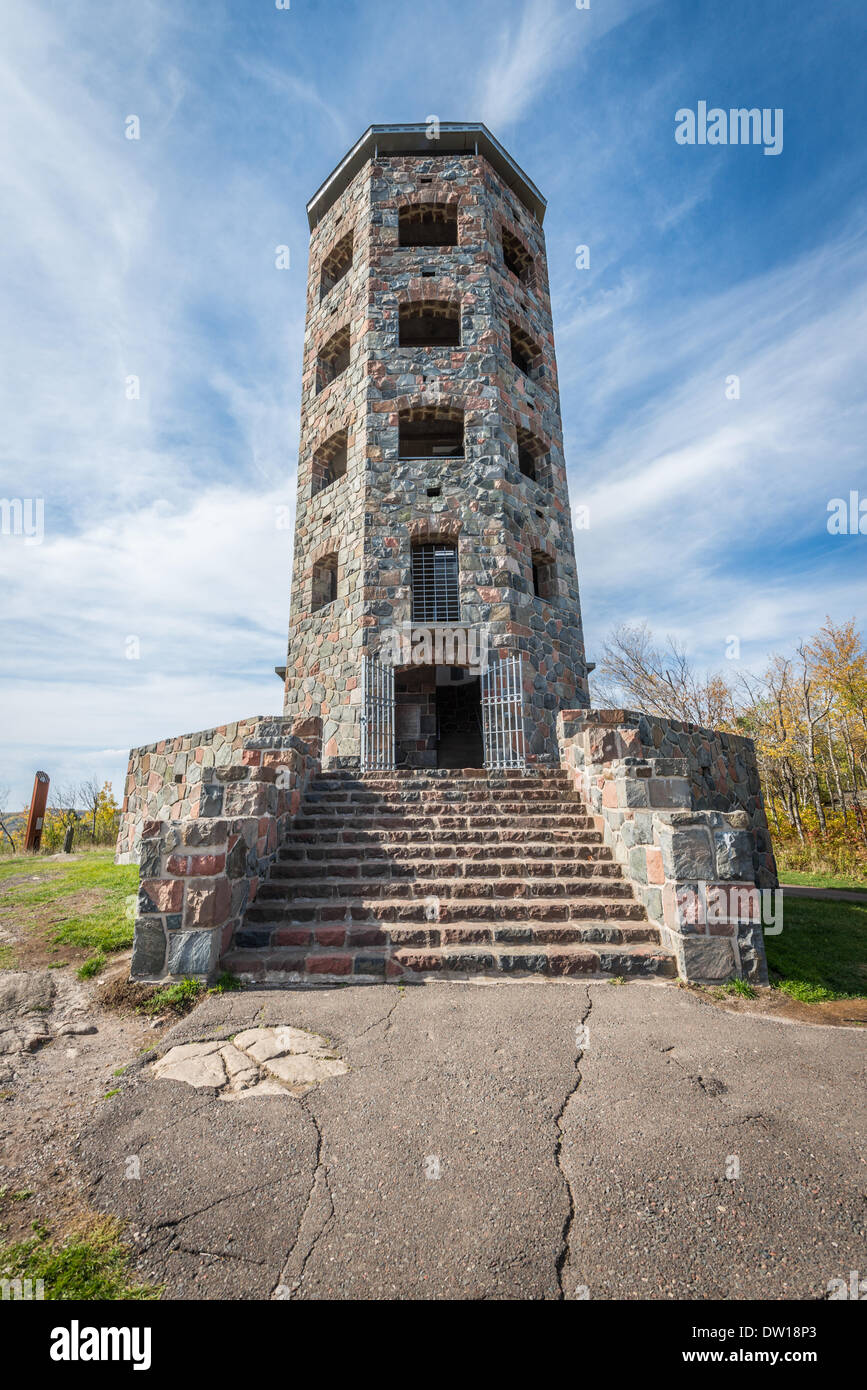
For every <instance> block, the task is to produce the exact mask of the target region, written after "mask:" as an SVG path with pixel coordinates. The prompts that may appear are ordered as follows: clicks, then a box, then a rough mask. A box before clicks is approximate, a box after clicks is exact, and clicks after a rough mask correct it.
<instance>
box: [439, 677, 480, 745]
mask: <svg viewBox="0 0 867 1390" xmlns="http://www.w3.org/2000/svg"><path fill="white" fill-rule="evenodd" d="M445 670H446V671H449V668H448V667H446V668H445ZM449 673H450V674H451V675H453V676H454V677H456V679H453V680H449V682H448V684H440V682H439V680H438V681H437V688H436V713H437V767H483V766H484V763H485V753H484V745H483V741H482V705H481V690H480V686H479V678H478V676H475V677H472V678H470V679H466V672H465V671H463V670H460V671H458V670H455V671H454V672H449Z"/></svg>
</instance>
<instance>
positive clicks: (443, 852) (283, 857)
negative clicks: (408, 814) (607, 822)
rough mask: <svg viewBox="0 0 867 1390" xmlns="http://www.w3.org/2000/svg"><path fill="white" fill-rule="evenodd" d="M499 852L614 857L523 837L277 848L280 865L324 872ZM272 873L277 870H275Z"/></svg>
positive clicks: (527, 857)
mask: <svg viewBox="0 0 867 1390" xmlns="http://www.w3.org/2000/svg"><path fill="white" fill-rule="evenodd" d="M493 852H496V857H497V860H498V861H500V862H502V861H504V860H514V861H516V863H518V864H521V863H524V862H525V861H526V862H527V863H534V862H536V861H538V860H542V861H544V860H553V861H555V862H557V863H569V862H571V863H590V862H594V863H601V862H603V861H605V862H607V861H609V860H610V859H611V857H612V856H611V850H610V849H609V848H608V846H607V845H600V844H584V843H581V844H572V843H570V842H569V841H564V842H562V843H560V842H554V843H551V841H549V840H539V841H534V840H524V841H522V842H521V843H520V844H514V845H510V844H499V843H490V837H489V842H488V843H486V844H465V843H463V842H462V841H461V840H458V841H457V843H455V844H437V843H433V844H430V843H428V842H427V841H425V840H417V841H415V842H414V843H411V844H408V845H389V844H388V843H387V842H386V841H378V840H374V841H372V842H371V843H370V844H369V845H368V846H367V847H366V848H365V846H364V845H362V846H359V845H356V844H349V845H345V844H339V843H334V842H333V841H332V842H329V843H326V844H320V843H319V842H318V841H316V840H315V839H314V840H311V842H310V843H309V844H305V843H303V842H302V843H300V844H296V843H294V842H290V843H289V844H285V845H283V847H282V848H281V849H279V850H278V851H277V860H276V863H277V864H307V865H314V864H315V865H316V866H317V867H318V868H319V870H320V871H321V872H322V873H331V872H332V871H334V872H337V871H338V866H339V865H341V864H347V865H350V864H362V863H363V864H375V863H378V862H379V861H380V860H385V861H386V862H398V863H404V862H408V863H413V862H415V861H418V862H422V861H424V862H428V861H430V860H432V859H436V860H439V861H441V862H442V863H449V864H453V863H459V862H462V861H464V862H465V861H467V860H481V861H487V859H488V857H489V856H490V855H491V854H492V853H493ZM272 872H276V869H275V870H274V871H272Z"/></svg>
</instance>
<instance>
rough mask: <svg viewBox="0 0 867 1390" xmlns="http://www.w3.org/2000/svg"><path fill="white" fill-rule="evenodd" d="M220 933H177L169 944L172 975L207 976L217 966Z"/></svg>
mask: <svg viewBox="0 0 867 1390" xmlns="http://www.w3.org/2000/svg"><path fill="white" fill-rule="evenodd" d="M218 944H219V933H218V932H212V931H182V932H176V933H175V935H174V936H173V937H172V939H171V941H170V942H169V959H168V970H169V974H170V975H207V974H209V973H210V971H211V969H212V967H213V966H214V965H215V963H216V960H215V956H216V951H217V947H218Z"/></svg>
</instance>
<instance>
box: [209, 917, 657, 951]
mask: <svg viewBox="0 0 867 1390" xmlns="http://www.w3.org/2000/svg"><path fill="white" fill-rule="evenodd" d="M534 942H542V943H544V944H548V945H552V944H553V945H556V944H557V943H559V944H560V945H574V944H576V943H582V942H583V943H587V942H591V943H595V944H602V945H609V946H611V945H614V946H622V945H624V944H634V943H635V942H643V943H645V944H651V945H658V944H659V930H658V928H656V927H655V926H653V925H652V924H651V923H650V922H624V921H610V922H595V921H587V922H566V923H563V922H534V923H533V924H532V926H528V925H527V924H526V923H520V922H511V923H493V924H491V925H488V926H484V925H480V924H479V923H478V922H453V923H451V924H450V925H448V926H442V925H440V924H436V925H433V926H431V925H426V926H423V927H421V926H412V925H409V926H403V927H398V926H393V925H388V926H383V925H382V924H379V925H376V924H374V925H373V926H371V925H369V924H365V923H357V922H340V923H331V924H330V925H329V926H321V925H317V924H316V923H309V922H308V923H294V924H292V925H284V924H281V923H274V924H270V925H267V924H263V925H261V926H258V927H245V928H243V929H242V932H241V933H239V935H238V938H237V940H236V943H235V944H236V945H237V946H239V947H243V948H244V949H247V950H267V949H270V948H271V947H272V946H281V947H282V946H293V947H300V946H329V947H333V946H344V945H345V946H350V947H353V948H354V947H360V946H413V947H415V946H419V947H422V946H424V947H430V946H455V945H461V944H463V945H497V944H503V943H510V944H512V945H515V944H520V945H532V944H533V943H534Z"/></svg>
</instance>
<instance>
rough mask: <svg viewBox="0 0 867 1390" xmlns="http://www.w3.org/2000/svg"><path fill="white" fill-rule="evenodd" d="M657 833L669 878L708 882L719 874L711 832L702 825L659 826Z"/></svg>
mask: <svg viewBox="0 0 867 1390" xmlns="http://www.w3.org/2000/svg"><path fill="white" fill-rule="evenodd" d="M657 835H658V839H659V848H660V849H661V850H662V863H663V867H664V869H665V877H666V878H667V879H673V880H675V882H682V881H684V880H688V881H693V880H696V879H699V880H702V881H703V882H708V881H709V880H712V879H714V878H715V877H716V865H715V860H714V856H713V853H712V851H711V843H710V835H709V834H708V831H707V830H705V829H704V828H703V827H700V826H677V827H669V826H659V827H658V828H657Z"/></svg>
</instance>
